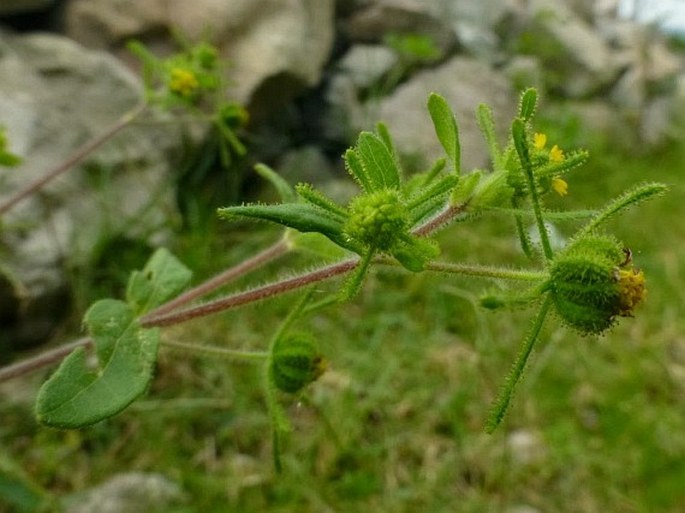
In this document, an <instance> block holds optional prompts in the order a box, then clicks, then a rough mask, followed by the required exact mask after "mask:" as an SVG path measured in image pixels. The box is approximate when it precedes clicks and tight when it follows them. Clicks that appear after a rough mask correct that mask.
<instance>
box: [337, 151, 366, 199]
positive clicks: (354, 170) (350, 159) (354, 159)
mask: <svg viewBox="0 0 685 513" xmlns="http://www.w3.org/2000/svg"><path fill="white" fill-rule="evenodd" d="M343 158H344V159H345V167H346V168H347V171H348V172H349V173H350V175H352V178H354V179H355V181H356V182H357V183H358V184H359V186H360V187H361V188H362V189H363V190H364V192H366V193H371V192H373V185H372V184H371V182H370V181H369V178H368V176H366V171H365V170H364V164H363V163H362V158H361V157H360V156H359V152H358V151H357V150H355V149H354V148H350V149H348V150H347V151H346V152H345V155H343Z"/></svg>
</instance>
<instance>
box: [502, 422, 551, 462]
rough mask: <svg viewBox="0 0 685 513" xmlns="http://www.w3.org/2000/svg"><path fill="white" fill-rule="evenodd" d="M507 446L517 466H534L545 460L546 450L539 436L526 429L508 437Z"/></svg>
mask: <svg viewBox="0 0 685 513" xmlns="http://www.w3.org/2000/svg"><path fill="white" fill-rule="evenodd" d="M507 446H508V448H509V450H510V451H511V460H512V463H514V464H515V465H533V464H535V463H540V462H541V461H543V460H544V458H545V454H546V450H545V446H544V443H543V440H542V438H541V437H540V435H539V434H537V433H534V432H532V431H527V430H524V429H519V430H517V431H513V432H512V433H510V434H509V435H508V438H507Z"/></svg>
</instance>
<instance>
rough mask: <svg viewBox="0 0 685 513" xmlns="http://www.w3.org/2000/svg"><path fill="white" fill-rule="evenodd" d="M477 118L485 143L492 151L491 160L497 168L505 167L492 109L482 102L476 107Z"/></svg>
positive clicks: (489, 150)
mask: <svg viewBox="0 0 685 513" xmlns="http://www.w3.org/2000/svg"><path fill="white" fill-rule="evenodd" d="M476 120H477V121H478V126H479V127H480V131H481V133H482V134H483V138H484V139H485V144H487V146H488V153H490V160H492V163H493V166H494V168H495V170H499V169H502V168H503V167H504V158H503V155H502V152H501V151H500V148H499V144H498V143H497V134H496V133H495V117H494V115H493V113H492V109H491V108H490V107H489V106H488V105H486V104H484V103H481V104H480V105H478V108H477V109H476Z"/></svg>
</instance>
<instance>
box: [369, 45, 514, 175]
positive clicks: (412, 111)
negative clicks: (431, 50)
mask: <svg viewBox="0 0 685 513" xmlns="http://www.w3.org/2000/svg"><path fill="white" fill-rule="evenodd" d="M432 91H435V92H437V93H439V94H441V95H442V96H444V97H445V99H446V100H447V102H448V103H449V104H450V105H451V106H452V109H454V111H455V114H456V118H457V123H458V125H459V135H460V140H461V156H462V169H463V170H464V171H468V170H470V169H473V168H483V167H484V166H489V163H490V159H489V155H488V152H487V148H486V145H485V142H484V141H483V138H482V136H481V132H480V128H479V127H478V124H477V123H476V117H475V116H476V109H477V107H478V105H479V104H481V103H486V104H488V105H490V107H492V110H493V112H494V115H495V124H496V128H497V130H498V133H499V136H500V141H501V142H502V144H506V141H507V139H508V134H509V128H510V125H511V120H512V119H513V116H514V114H515V113H516V106H517V104H518V93H517V92H516V91H514V90H513V88H512V87H511V86H510V84H509V81H508V80H507V79H506V78H505V76H504V75H503V74H501V73H499V72H497V71H495V70H494V69H492V68H491V67H490V66H488V65H487V64H485V63H483V62H480V61H478V60H475V59H472V58H469V57H461V56H458V57H454V58H452V59H451V60H449V61H447V62H445V63H444V64H443V65H441V66H439V67H437V68H435V69H430V70H424V71H421V72H420V73H417V74H416V75H415V76H413V77H412V78H411V80H409V81H407V82H406V83H404V84H402V85H400V86H399V87H398V88H397V89H396V90H395V92H394V93H393V94H391V95H390V96H388V97H386V98H382V99H381V100H380V101H379V108H378V115H377V120H382V121H384V122H385V123H386V124H387V125H388V128H389V129H390V132H391V134H392V136H393V139H394V140H395V143H396V146H397V149H398V151H399V152H400V153H403V154H405V155H412V154H413V155H420V156H423V157H425V158H427V159H428V162H426V164H428V163H430V162H432V161H434V160H435V159H436V158H438V157H442V156H444V150H443V149H442V147H441V146H440V143H439V142H438V140H437V137H436V135H435V130H434V128H433V124H432V122H431V119H430V116H429V114H428V110H427V108H426V102H427V100H428V95H429V93H430V92H432ZM364 128H366V129H369V128H371V126H366V127H364Z"/></svg>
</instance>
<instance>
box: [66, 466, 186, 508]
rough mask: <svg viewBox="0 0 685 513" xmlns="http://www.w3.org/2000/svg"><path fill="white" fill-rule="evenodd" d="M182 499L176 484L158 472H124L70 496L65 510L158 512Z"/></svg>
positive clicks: (182, 496)
mask: <svg viewBox="0 0 685 513" xmlns="http://www.w3.org/2000/svg"><path fill="white" fill-rule="evenodd" d="M184 499H185V497H184V493H183V490H182V489H181V488H180V487H179V485H177V484H176V483H174V482H173V481H171V480H169V479H168V478H167V477H165V476H163V475H161V474H153V473H144V472H126V473H121V474H116V475H114V476H112V477H110V478H109V479H108V480H107V481H105V482H104V483H102V484H100V485H98V486H96V487H94V488H91V489H89V490H86V491H85V492H81V493H79V494H78V495H76V496H75V497H72V498H70V500H69V504H68V505H67V507H66V513H128V512H131V511H147V512H150V513H155V512H160V513H161V512H163V511H169V509H170V508H172V507H174V506H176V507H179V506H180V505H182V504H183V503H184Z"/></svg>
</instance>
